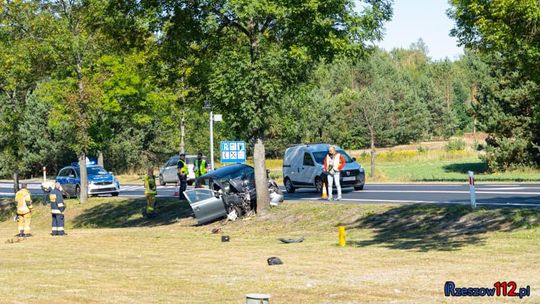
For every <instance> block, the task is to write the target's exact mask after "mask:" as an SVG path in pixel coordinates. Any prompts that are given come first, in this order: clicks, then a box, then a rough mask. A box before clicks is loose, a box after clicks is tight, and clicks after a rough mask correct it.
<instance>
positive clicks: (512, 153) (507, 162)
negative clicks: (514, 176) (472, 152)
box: [480, 138, 534, 172]
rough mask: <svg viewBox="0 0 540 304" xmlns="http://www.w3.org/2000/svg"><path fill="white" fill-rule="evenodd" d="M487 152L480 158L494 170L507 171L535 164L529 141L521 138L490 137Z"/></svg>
mask: <svg viewBox="0 0 540 304" xmlns="http://www.w3.org/2000/svg"><path fill="white" fill-rule="evenodd" d="M486 142H487V146H486V154H485V155H481V156H480V158H481V159H482V160H483V161H485V162H486V163H487V164H488V168H489V170H490V171H491V172H493V171H506V170H508V169H515V168H520V167H529V166H533V163H534V161H533V159H532V158H531V154H530V147H529V143H528V142H527V140H525V139H521V138H498V139H495V138H488V139H487V140H486Z"/></svg>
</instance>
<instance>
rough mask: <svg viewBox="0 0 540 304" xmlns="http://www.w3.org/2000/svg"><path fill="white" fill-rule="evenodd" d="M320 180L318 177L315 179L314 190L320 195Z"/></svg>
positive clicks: (321, 183)
mask: <svg viewBox="0 0 540 304" xmlns="http://www.w3.org/2000/svg"><path fill="white" fill-rule="evenodd" d="M322 185H323V182H322V179H321V178H320V177H315V190H316V191H317V193H322Z"/></svg>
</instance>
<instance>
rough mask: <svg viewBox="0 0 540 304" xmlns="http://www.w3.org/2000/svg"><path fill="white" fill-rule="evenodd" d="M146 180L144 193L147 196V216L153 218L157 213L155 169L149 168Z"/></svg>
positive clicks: (144, 178)
mask: <svg viewBox="0 0 540 304" xmlns="http://www.w3.org/2000/svg"><path fill="white" fill-rule="evenodd" d="M143 180H144V195H145V196H146V217H148V218H151V217H154V216H155V214H156V210H155V209H156V195H157V187H156V177H155V176H154V169H153V168H148V171H147V173H146V175H145V176H144V177H143Z"/></svg>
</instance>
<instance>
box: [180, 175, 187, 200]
mask: <svg viewBox="0 0 540 304" xmlns="http://www.w3.org/2000/svg"><path fill="white" fill-rule="evenodd" d="M178 180H179V181H180V191H179V197H180V200H181V201H185V200H186V196H185V195H184V191H186V189H187V177H186V176H181V175H178Z"/></svg>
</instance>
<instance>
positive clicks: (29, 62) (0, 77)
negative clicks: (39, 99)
mask: <svg viewBox="0 0 540 304" xmlns="http://www.w3.org/2000/svg"><path fill="white" fill-rule="evenodd" d="M38 11H39V7H38V5H36V3H34V2H26V1H15V2H11V1H6V2H4V1H2V2H0V156H1V157H0V174H2V175H8V174H12V175H13V180H14V189H15V191H17V190H18V187H19V183H18V179H19V173H24V172H25V171H26V169H27V168H26V167H25V163H24V160H23V157H24V155H26V154H27V153H28V152H29V151H28V150H27V146H26V145H25V143H24V137H23V134H22V130H23V122H24V119H25V118H26V117H24V113H25V111H26V110H27V107H28V105H27V103H28V102H27V97H28V96H29V95H30V94H31V92H32V91H33V90H34V88H35V86H36V84H37V81H38V80H39V79H40V78H41V77H43V76H44V75H45V73H46V70H47V68H48V67H49V64H50V63H51V62H50V59H51V58H50V57H49V56H48V54H47V49H46V47H45V46H44V45H43V44H42V43H41V42H42V41H43V36H42V34H43V33H41V32H37V33H35V32H32V29H33V28H36V27H37V28H39V26H40V24H41V23H40V22H41V21H40V19H39V18H37V17H36V14H37V12H38Z"/></svg>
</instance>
